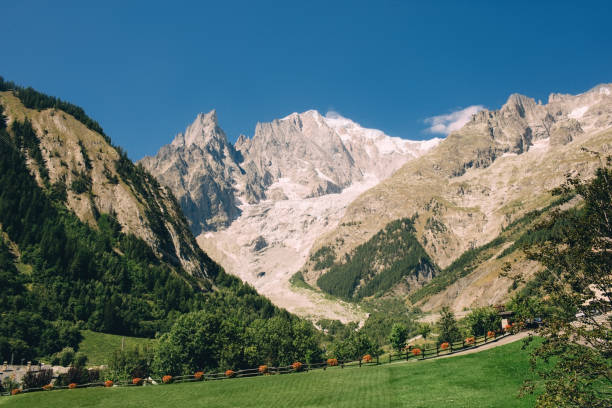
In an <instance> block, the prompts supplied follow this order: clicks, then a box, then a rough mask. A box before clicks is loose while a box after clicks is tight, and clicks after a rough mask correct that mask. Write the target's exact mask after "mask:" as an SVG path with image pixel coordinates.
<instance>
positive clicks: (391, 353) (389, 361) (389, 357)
mask: <svg viewBox="0 0 612 408" xmlns="http://www.w3.org/2000/svg"><path fill="white" fill-rule="evenodd" d="M391 354H393V353H389V364H391Z"/></svg>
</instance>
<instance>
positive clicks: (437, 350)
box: [423, 343, 440, 356]
mask: <svg viewBox="0 0 612 408" xmlns="http://www.w3.org/2000/svg"><path fill="white" fill-rule="evenodd" d="M423 348H425V347H423ZM439 355H440V350H439V349H438V344H437V343H436V356H439Z"/></svg>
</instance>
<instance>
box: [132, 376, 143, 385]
mask: <svg viewBox="0 0 612 408" xmlns="http://www.w3.org/2000/svg"><path fill="white" fill-rule="evenodd" d="M132 384H134V385H142V378H139V377H136V378H132Z"/></svg>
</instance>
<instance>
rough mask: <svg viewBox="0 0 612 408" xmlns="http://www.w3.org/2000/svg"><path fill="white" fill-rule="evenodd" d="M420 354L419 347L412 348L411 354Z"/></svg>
mask: <svg viewBox="0 0 612 408" xmlns="http://www.w3.org/2000/svg"><path fill="white" fill-rule="evenodd" d="M420 354H421V349H420V348H413V349H412V355H414V356H418V355H420Z"/></svg>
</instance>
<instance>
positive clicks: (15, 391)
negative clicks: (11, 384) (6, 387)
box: [11, 388, 21, 395]
mask: <svg viewBox="0 0 612 408" xmlns="http://www.w3.org/2000/svg"><path fill="white" fill-rule="evenodd" d="M20 393H21V390H20V389H19V388H15V389H14V390H13V391H11V395H17V394H20Z"/></svg>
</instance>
